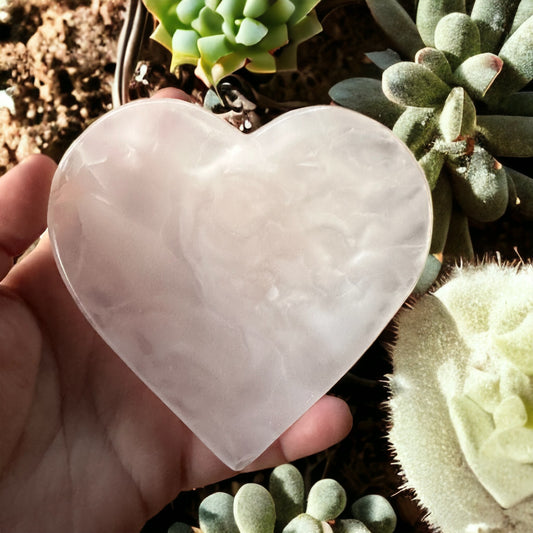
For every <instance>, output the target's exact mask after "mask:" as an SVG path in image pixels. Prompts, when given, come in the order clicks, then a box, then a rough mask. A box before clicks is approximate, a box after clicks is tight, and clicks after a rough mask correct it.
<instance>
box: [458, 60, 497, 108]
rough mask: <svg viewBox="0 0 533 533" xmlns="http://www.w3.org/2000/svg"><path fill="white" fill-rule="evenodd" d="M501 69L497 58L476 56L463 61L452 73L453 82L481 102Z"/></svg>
mask: <svg viewBox="0 0 533 533" xmlns="http://www.w3.org/2000/svg"><path fill="white" fill-rule="evenodd" d="M502 68H503V61H502V59H501V58H500V57H499V56H496V55H494V54H490V53H488V52H487V53H484V54H477V55H475V56H472V57H469V58H468V59H466V60H465V61H463V62H462V63H461V64H460V65H459V66H458V67H457V69H456V70H455V72H454V73H453V78H454V80H455V82H456V83H457V84H458V85H460V86H461V87H464V88H465V89H466V90H467V91H468V93H469V94H470V95H472V97H473V98H476V99H478V100H481V99H482V98H483V97H484V96H485V94H486V93H487V91H488V90H489V89H490V86H491V85H492V84H493V83H494V80H495V79H496V77H497V76H498V75H499V74H500V72H501V71H502Z"/></svg>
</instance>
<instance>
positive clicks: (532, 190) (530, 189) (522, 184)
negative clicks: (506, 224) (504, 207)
mask: <svg viewBox="0 0 533 533" xmlns="http://www.w3.org/2000/svg"><path fill="white" fill-rule="evenodd" d="M505 172H506V173H507V176H508V177H509V178H510V179H511V180H512V182H513V186H514V189H515V191H516V200H515V202H514V203H513V205H512V206H511V208H512V209H513V211H515V212H516V213H518V214H519V215H520V216H522V217H523V218H525V219H527V220H533V178H530V177H529V176H526V175H525V174H522V172H518V171H517V170H514V169H512V168H509V167H505Z"/></svg>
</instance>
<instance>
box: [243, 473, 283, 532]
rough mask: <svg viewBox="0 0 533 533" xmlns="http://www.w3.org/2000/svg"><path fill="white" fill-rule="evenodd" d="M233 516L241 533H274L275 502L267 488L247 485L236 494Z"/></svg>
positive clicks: (253, 484) (254, 484)
mask: <svg viewBox="0 0 533 533" xmlns="http://www.w3.org/2000/svg"><path fill="white" fill-rule="evenodd" d="M233 514H234V516H235V522H236V523H237V526H238V528H239V532H240V533H273V531H274V526H275V523H276V510H275V508H274V500H273V499H272V496H271V495H270V492H268V490H267V489H265V487H263V486H262V485H259V484H257V483H246V484H245V485H243V486H242V487H241V488H240V489H239V490H238V491H237V494H235V501H234V503H233Z"/></svg>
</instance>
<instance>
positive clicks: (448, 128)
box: [439, 87, 476, 142]
mask: <svg viewBox="0 0 533 533" xmlns="http://www.w3.org/2000/svg"><path fill="white" fill-rule="evenodd" d="M439 127H440V131H441V133H442V136H443V137H444V140H445V141H446V142H454V141H457V140H459V139H460V138H464V137H473V136H474V133H475V129H476V108H475V106H474V102H472V99H471V98H470V97H469V96H468V93H467V92H466V91H465V90H464V89H463V88H462V87H454V88H453V89H452V90H451V92H450V94H449V96H448V98H447V99H446V102H445V104H444V107H443V108H442V111H441V114H440V117H439Z"/></svg>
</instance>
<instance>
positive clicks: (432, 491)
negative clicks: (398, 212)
mask: <svg viewBox="0 0 533 533" xmlns="http://www.w3.org/2000/svg"><path fill="white" fill-rule="evenodd" d="M397 325H398V338H397V342H396V345H395V347H394V348H393V354H392V355H393V365H394V372H393V375H392V376H391V377H390V391H391V397H390V401H389V407H390V414H391V431H390V436H389V439H390V442H391V444H392V446H393V448H394V450H395V453H396V457H397V460H398V462H399V463H400V465H401V467H402V469H403V472H404V475H405V478H406V487H409V488H412V489H414V491H415V493H416V496H417V498H418V499H419V501H420V503H421V504H422V505H423V506H424V507H425V508H426V509H427V511H428V516H427V520H428V522H429V523H430V524H432V525H433V526H434V527H435V528H436V529H437V530H438V531H442V532H444V533H462V532H464V533H489V532H491V533H496V532H499V533H503V532H512V533H526V532H528V533H529V532H531V531H532V528H533V525H532V524H533V381H532V380H533V266H531V265H527V266H526V265H522V266H521V267H520V268H518V267H511V266H501V265H497V264H486V265H481V266H476V267H473V266H471V267H464V268H457V269H456V270H455V271H454V273H453V274H452V276H451V278H450V280H449V281H448V282H447V283H446V284H444V285H443V286H442V287H441V288H440V289H438V290H437V291H436V292H435V293H434V294H433V295H426V296H424V297H423V298H421V299H420V300H419V301H418V302H417V303H416V305H415V306H414V307H413V309H409V310H406V311H403V312H402V313H400V315H399V317H398V322H397Z"/></svg>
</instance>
